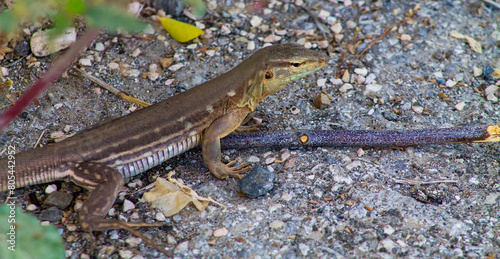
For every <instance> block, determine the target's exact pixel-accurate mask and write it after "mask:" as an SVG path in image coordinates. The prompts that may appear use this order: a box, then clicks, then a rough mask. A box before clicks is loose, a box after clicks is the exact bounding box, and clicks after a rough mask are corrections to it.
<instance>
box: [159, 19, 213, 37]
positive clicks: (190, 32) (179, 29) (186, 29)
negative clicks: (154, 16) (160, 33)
mask: <svg viewBox="0 0 500 259" xmlns="http://www.w3.org/2000/svg"><path fill="white" fill-rule="evenodd" d="M158 20H160V23H161V25H162V26H163V28H165V30H166V31H167V32H168V33H169V34H170V36H172V38H174V40H176V41H178V42H181V43H184V42H188V41H190V40H192V39H194V38H196V37H198V36H200V35H201V34H202V33H203V30H202V29H200V28H198V27H196V26H194V25H191V24H188V23H183V22H179V21H177V20H174V19H172V18H168V17H159V18H158Z"/></svg>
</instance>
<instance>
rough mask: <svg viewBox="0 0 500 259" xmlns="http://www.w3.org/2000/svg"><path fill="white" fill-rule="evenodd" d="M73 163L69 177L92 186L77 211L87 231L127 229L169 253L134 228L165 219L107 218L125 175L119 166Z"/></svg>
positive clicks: (154, 224) (80, 183) (81, 184)
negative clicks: (132, 220)
mask: <svg viewBox="0 0 500 259" xmlns="http://www.w3.org/2000/svg"><path fill="white" fill-rule="evenodd" d="M72 167H73V170H72V171H73V173H72V174H69V180H70V181H72V182H74V183H75V184H77V185H80V186H82V187H84V188H86V189H89V190H92V192H91V193H90V196H89V197H88V198H87V199H86V200H85V202H84V203H83V206H82V209H81V211H80V213H79V214H78V219H79V221H80V225H81V226H82V228H83V229H84V230H85V231H87V232H89V233H92V231H104V230H110V229H125V230H128V231H129V232H131V233H132V234H134V235H135V236H138V237H139V238H141V239H143V240H144V242H146V243H147V244H149V245H151V246H153V247H154V248H156V249H158V250H159V251H160V252H162V253H164V254H167V252H166V251H165V249H164V248H163V247H160V246H159V245H157V244H155V243H154V242H153V240H151V239H149V238H147V237H145V236H144V235H142V234H141V233H140V232H139V231H137V230H135V228H138V227H160V226H163V223H143V222H139V223H130V222H123V221H120V220H115V219H106V218H105V216H106V215H107V214H108V212H109V210H110V209H111V207H112V206H113V204H114V203H115V200H116V197H117V196H118V192H119V190H120V188H121V187H122V186H123V185H124V180H123V176H122V175H121V174H120V172H118V170H116V169H114V168H111V167H109V166H106V165H103V164H100V163H94V162H82V163H78V164H75V165H74V166H72Z"/></svg>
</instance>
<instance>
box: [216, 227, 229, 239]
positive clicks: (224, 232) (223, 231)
mask: <svg viewBox="0 0 500 259" xmlns="http://www.w3.org/2000/svg"><path fill="white" fill-rule="evenodd" d="M228 233H229V230H227V228H225V227H223V228H219V229H217V230H215V231H214V237H223V236H226V235H227V234H228Z"/></svg>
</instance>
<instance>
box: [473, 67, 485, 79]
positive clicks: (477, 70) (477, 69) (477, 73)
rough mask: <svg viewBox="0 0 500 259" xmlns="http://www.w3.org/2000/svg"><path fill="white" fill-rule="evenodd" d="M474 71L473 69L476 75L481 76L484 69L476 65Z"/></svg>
mask: <svg viewBox="0 0 500 259" xmlns="http://www.w3.org/2000/svg"><path fill="white" fill-rule="evenodd" d="M472 71H473V73H474V76H475V77H478V76H481V75H482V74H483V70H482V69H481V68H478V67H476V66H474V67H473V68H472Z"/></svg>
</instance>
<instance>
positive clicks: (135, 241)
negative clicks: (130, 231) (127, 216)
mask: <svg viewBox="0 0 500 259" xmlns="http://www.w3.org/2000/svg"><path fill="white" fill-rule="evenodd" d="M125 243H127V244H129V245H130V246H131V247H136V246H138V245H139V244H140V243H142V239H141V238H138V237H129V238H127V239H125Z"/></svg>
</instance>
